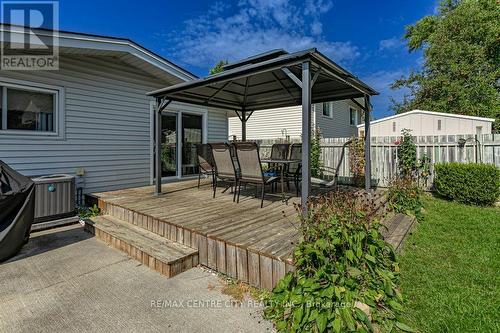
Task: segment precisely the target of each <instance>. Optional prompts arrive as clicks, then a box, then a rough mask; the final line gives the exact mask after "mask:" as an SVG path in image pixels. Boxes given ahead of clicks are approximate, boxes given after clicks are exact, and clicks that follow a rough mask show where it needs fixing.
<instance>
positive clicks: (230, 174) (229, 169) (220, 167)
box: [209, 143, 238, 201]
mask: <svg viewBox="0 0 500 333" xmlns="http://www.w3.org/2000/svg"><path fill="white" fill-rule="evenodd" d="M209 146H210V148H211V150H212V156H213V160H214V166H215V173H214V183H213V188H214V195H213V197H214V198H215V192H216V191H217V185H218V180H220V181H223V182H227V183H229V184H230V185H229V186H230V187H231V188H233V187H234V192H233V201H235V200H236V186H237V184H238V172H237V169H236V165H235V163H234V159H233V158H232V155H231V150H232V147H231V146H230V145H228V144H227V143H210V144H209ZM226 189H227V188H226Z"/></svg>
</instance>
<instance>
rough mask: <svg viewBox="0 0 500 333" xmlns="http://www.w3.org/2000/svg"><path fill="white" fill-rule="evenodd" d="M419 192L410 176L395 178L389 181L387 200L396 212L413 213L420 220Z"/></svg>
mask: <svg viewBox="0 0 500 333" xmlns="http://www.w3.org/2000/svg"><path fill="white" fill-rule="evenodd" d="M421 193H422V190H421V189H420V187H419V185H418V183H417V182H416V181H415V180H414V179H412V178H411V177H403V178H396V179H393V180H392V181H391V182H390V183H389V190H388V191H387V202H388V204H389V207H390V208H391V209H392V210H393V211H395V212H396V213H402V214H407V215H413V216H415V217H416V218H417V220H419V221H422V220H423V218H424V216H423V214H422V208H423V205H422V201H421V199H420V196H421Z"/></svg>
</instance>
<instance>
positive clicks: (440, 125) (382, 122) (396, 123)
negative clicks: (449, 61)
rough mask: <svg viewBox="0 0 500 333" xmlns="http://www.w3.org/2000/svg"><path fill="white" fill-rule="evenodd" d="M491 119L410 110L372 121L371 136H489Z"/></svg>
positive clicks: (361, 126)
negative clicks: (405, 132) (406, 132)
mask: <svg viewBox="0 0 500 333" xmlns="http://www.w3.org/2000/svg"><path fill="white" fill-rule="evenodd" d="M494 121H495V119H493V118H481V117H473V116H465V115H460V114H454V113H441V112H432V111H424V110H412V111H409V112H405V113H400V114H396V115H394V116H390V117H386V118H382V119H378V120H375V121H372V122H371V124H370V135H371V136H395V135H399V134H400V133H401V130H402V129H405V128H406V129H410V130H411V131H412V132H411V134H412V135H416V136H421V135H456V134H478V135H481V134H491V125H492V123H493V122H494ZM358 133H359V135H363V134H364V127H363V125H359V126H358Z"/></svg>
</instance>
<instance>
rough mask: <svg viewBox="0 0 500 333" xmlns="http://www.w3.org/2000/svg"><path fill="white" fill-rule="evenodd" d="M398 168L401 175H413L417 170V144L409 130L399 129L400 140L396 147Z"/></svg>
mask: <svg viewBox="0 0 500 333" xmlns="http://www.w3.org/2000/svg"><path fill="white" fill-rule="evenodd" d="M397 153H398V168H399V173H400V175H401V176H402V177H413V176H414V175H415V172H416V171H417V168H418V164H417V146H416V145H415V143H414V142H413V138H412V136H411V130H409V129H406V128H403V129H402V130H401V140H400V141H399V144H398V148H397Z"/></svg>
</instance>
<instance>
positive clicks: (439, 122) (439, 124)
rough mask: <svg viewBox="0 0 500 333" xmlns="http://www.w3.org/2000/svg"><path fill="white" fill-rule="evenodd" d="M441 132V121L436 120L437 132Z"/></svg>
mask: <svg viewBox="0 0 500 333" xmlns="http://www.w3.org/2000/svg"><path fill="white" fill-rule="evenodd" d="M440 130H441V119H439V120H438V131H440Z"/></svg>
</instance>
